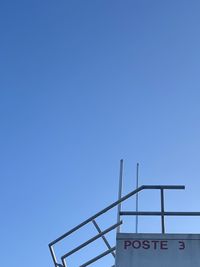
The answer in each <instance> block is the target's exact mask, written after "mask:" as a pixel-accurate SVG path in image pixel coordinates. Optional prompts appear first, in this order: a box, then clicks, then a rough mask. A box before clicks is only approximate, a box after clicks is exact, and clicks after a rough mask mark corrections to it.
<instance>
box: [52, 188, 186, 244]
mask: <svg viewBox="0 0 200 267" xmlns="http://www.w3.org/2000/svg"><path fill="white" fill-rule="evenodd" d="M162 188H163V189H185V186H184V185H180V186H179V185H166V186H163V185H142V186H140V187H139V188H138V189H136V190H133V191H132V192H130V193H128V194H127V195H125V196H124V197H122V198H121V199H119V200H117V201H115V202H113V203H112V204H111V205H109V206H108V207H106V208H104V209H103V210H101V211H99V212H98V213H96V214H95V215H93V216H91V217H90V218H88V219H87V220H85V221H83V222H82V223H80V224H79V225H77V226H75V227H74V228H72V229H71V230H69V231H68V232H66V233H64V234H63V235H61V236H60V237H58V238H57V239H55V240H54V241H52V242H51V243H49V246H53V245H54V244H56V243H58V242H59V241H61V240H62V239H64V238H65V237H67V236H68V235H70V234H72V233H73V232H75V231H77V230H78V229H80V228H81V227H83V226H84V225H86V224H87V223H89V222H90V221H92V220H94V219H95V218H97V217H99V216H100V215H102V214H104V213H105V212H107V211H109V210H110V209H112V208H114V207H115V206H117V205H118V204H119V203H121V202H123V201H125V200H127V199H128V198H130V197H132V196H133V195H135V194H136V193H138V192H140V191H142V190H149V189H162ZM120 215H121V214H120ZM135 215H136V214H135Z"/></svg>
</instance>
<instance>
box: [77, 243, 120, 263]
mask: <svg viewBox="0 0 200 267" xmlns="http://www.w3.org/2000/svg"><path fill="white" fill-rule="evenodd" d="M114 250H116V247H113V248H111V249H109V250H107V251H105V252H103V253H102V254H100V255H99V256H97V257H95V258H93V259H91V260H89V261H88V262H86V263H84V264H83V265H81V266H80V267H86V266H88V265H90V264H92V263H94V262H95V261H97V260H99V259H101V258H103V257H105V256H106V255H108V254H109V253H112V252H113V251H114Z"/></svg>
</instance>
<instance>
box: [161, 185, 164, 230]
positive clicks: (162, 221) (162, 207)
mask: <svg viewBox="0 0 200 267" xmlns="http://www.w3.org/2000/svg"><path fill="white" fill-rule="evenodd" d="M160 200H161V213H162V215H161V227H162V234H164V233H165V215H164V212H165V207H164V190H163V189H161V190H160Z"/></svg>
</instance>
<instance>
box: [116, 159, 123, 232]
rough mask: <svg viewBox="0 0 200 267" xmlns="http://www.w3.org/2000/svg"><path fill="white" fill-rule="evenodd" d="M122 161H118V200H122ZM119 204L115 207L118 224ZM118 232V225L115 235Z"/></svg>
mask: <svg viewBox="0 0 200 267" xmlns="http://www.w3.org/2000/svg"><path fill="white" fill-rule="evenodd" d="M123 164H124V163H123V159H121V160H120V170H119V192H118V200H120V199H121V198H122V180H123ZM121 205H122V204H121V202H120V203H119V204H118V207H117V222H118V223H119V222H120V211H121ZM119 232H120V225H119V226H118V227H117V233H119Z"/></svg>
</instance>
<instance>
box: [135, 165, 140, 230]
mask: <svg viewBox="0 0 200 267" xmlns="http://www.w3.org/2000/svg"><path fill="white" fill-rule="evenodd" d="M138 186H139V163H137V166H136V189H138ZM136 212H138V193H137V194H136ZM135 232H136V234H137V233H138V215H136V217H135Z"/></svg>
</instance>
